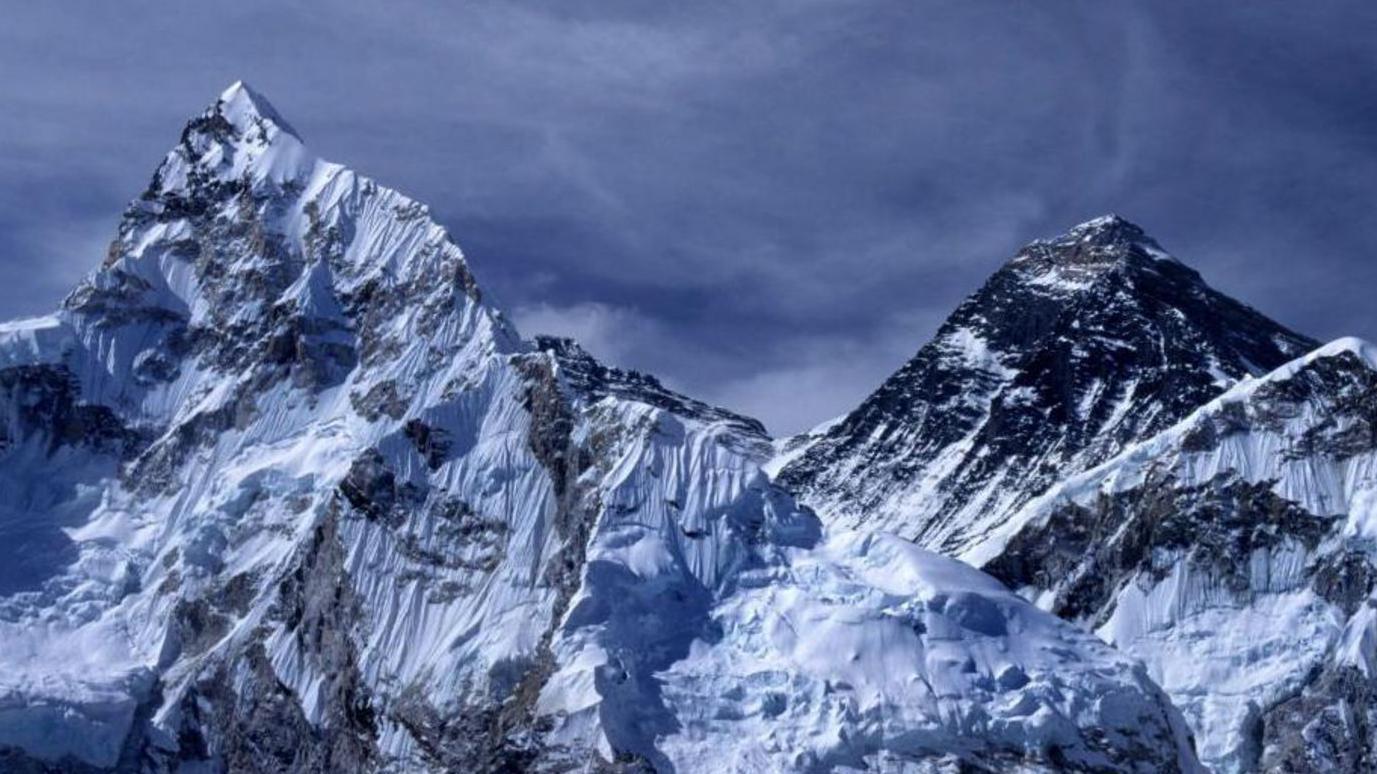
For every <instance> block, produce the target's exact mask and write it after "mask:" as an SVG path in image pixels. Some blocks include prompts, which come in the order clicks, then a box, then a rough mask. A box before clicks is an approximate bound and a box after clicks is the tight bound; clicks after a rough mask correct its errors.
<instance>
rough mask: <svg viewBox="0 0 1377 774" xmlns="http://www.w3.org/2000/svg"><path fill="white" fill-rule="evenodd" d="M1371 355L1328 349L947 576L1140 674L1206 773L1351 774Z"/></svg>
mask: <svg viewBox="0 0 1377 774" xmlns="http://www.w3.org/2000/svg"><path fill="white" fill-rule="evenodd" d="M1375 429H1377V350H1374V349H1373V348H1372V346H1371V345H1368V344H1366V343H1363V342H1361V341H1357V340H1354V339H1342V340H1339V341H1336V342H1334V343H1332V344H1329V345H1326V346H1325V347H1322V348H1320V349H1318V350H1316V351H1315V352H1313V353H1311V354H1309V355H1307V356H1305V357H1303V358H1300V359H1298V360H1296V361H1294V362H1292V363H1289V364H1287V365H1285V366H1283V367H1282V368H1280V369H1278V370H1276V371H1274V372H1273V373H1271V374H1268V375H1266V376H1263V377H1259V378H1256V379H1250V380H1246V381H1244V382H1243V383H1241V384H1239V385H1238V386H1237V387H1235V388H1233V389H1231V390H1230V391H1228V392H1226V393H1225V394H1224V395H1222V396H1220V397H1219V398H1217V399H1216V400H1214V401H1211V402H1210V403H1208V404H1206V405H1205V406H1203V407H1202V408H1200V409H1198V410H1197V411H1195V412H1194V413H1192V414H1191V415H1190V416H1189V417H1188V418H1186V419H1185V420H1183V421H1182V422H1181V423H1180V424H1178V425H1176V426H1175V427H1173V428H1171V429H1169V430H1168V431H1166V432H1164V433H1162V434H1161V435H1159V436H1157V437H1155V438H1153V439H1151V440H1149V441H1146V442H1144V443H1141V444H1139V445H1136V446H1133V447H1131V448H1129V449H1128V450H1126V451H1125V452H1124V453H1123V454H1121V455H1119V456H1118V457H1116V458H1115V459H1113V460H1110V461H1109V462H1107V463H1105V464H1104V465H1102V466H1100V467H1098V468H1095V469H1093V470H1091V471H1089V472H1088V473H1086V474H1083V475H1081V476H1077V477H1075V478H1072V479H1071V480H1070V481H1068V482H1066V483H1064V484H1062V485H1059V486H1058V487H1055V488H1053V489H1052V490H1051V491H1050V492H1049V493H1047V494H1046V495H1045V496H1043V497H1041V498H1039V499H1038V500H1036V501H1034V502H1033V503H1032V504H1030V505H1029V507H1028V508H1026V509H1024V510H1023V511H1022V512H1020V513H1019V514H1018V515H1017V516H1015V517H1014V519H1012V520H1011V522H1010V523H1009V524H1007V525H1006V526H1005V527H1004V529H1003V531H1002V532H1001V533H999V534H997V535H995V536H994V537H992V538H991V539H989V540H988V541H986V542H984V543H982V544H980V545H978V546H975V547H974V548H972V549H971V550H969V551H968V552H966V553H965V554H964V555H963V557H962V558H964V559H966V560H968V561H971V562H972V563H974V564H976V565H977V566H983V567H985V568H986V569H987V570H989V571H991V572H993V573H994V574H995V575H996V576H997V577H999V578H1001V579H1002V580H1005V581H1006V582H1008V583H1009V584H1010V585H1012V586H1014V587H1016V588H1021V589H1022V590H1023V593H1025V594H1026V595H1028V596H1029V597H1030V598H1032V599H1035V600H1036V601H1037V602H1038V604H1039V605H1041V606H1043V607H1045V608H1047V609H1049V610H1052V611H1054V612H1057V613H1059V614H1061V615H1063V616H1065V617H1068V618H1072V619H1075V620H1080V621H1082V622H1083V623H1084V624H1085V625H1086V626H1088V627H1090V628H1093V629H1094V630H1095V631H1096V632H1097V633H1098V634H1099V635H1100V636H1101V637H1103V638H1104V639H1105V640H1107V641H1109V642H1111V643H1113V644H1114V645H1116V646H1117V647H1119V648H1120V649H1121V650H1123V651H1124V652H1126V653H1128V654H1130V655H1133V656H1136V657H1138V658H1141V659H1143V661H1144V662H1145V663H1146V664H1147V666H1148V669H1149V671H1150V672H1151V674H1152V676H1153V678H1154V679H1155V680H1157V681H1158V682H1159V683H1160V684H1161V685H1162V686H1163V687H1164V688H1165V689H1166V690H1167V691H1168V692H1169V693H1170V694H1171V695H1172V698H1173V699H1174V700H1175V702H1176V703H1177V705H1178V706H1179V707H1181V709H1182V710H1183V712H1185V714H1186V716H1187V719H1188V721H1189V722H1190V724H1191V726H1192V728H1193V729H1194V731H1195V734H1196V740H1197V743H1198V745H1199V750H1200V753H1201V758H1202V760H1204V761H1205V763H1207V764H1208V765H1210V766H1212V767H1213V768H1216V769H1217V770H1219V771H1226V772H1236V771H1253V770H1259V769H1260V770H1278V769H1285V770H1338V771H1350V770H1357V769H1360V768H1362V767H1363V766H1364V765H1366V764H1364V763H1362V762H1363V761H1366V760H1370V759H1371V758H1370V756H1371V755H1372V754H1373V752H1374V749H1377V748H1375V747H1374V744H1373V740H1372V738H1371V737H1370V736H1369V734H1368V732H1367V731H1364V729H1370V728H1372V727H1373V726H1371V725H1369V723H1370V721H1371V718H1372V717H1373V715H1374V713H1375V712H1377V694H1374V692H1373V690H1372V687H1371V686H1372V683H1371V676H1372V674H1373V672H1372V668H1373V665H1374V661H1373V658H1374V654H1377V651H1375V650H1374V649H1373V643H1374V642H1377V628H1374V626H1375V625H1377V620H1374V616H1373V615H1372V610H1373V609H1374V607H1373V606H1374V605H1375V604H1377V601H1374V599H1373V597H1372V592H1373V591H1374V581H1377V561H1375V560H1374V556H1373V553H1372V547H1373V545H1374V539H1377V510H1374V508H1373V504H1374V503H1377V430H1375Z"/></svg>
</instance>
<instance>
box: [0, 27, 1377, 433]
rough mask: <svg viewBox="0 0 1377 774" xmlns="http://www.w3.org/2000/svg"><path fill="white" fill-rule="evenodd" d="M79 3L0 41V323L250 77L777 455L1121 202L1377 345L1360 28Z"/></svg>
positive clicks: (575, 325) (488, 262)
mask: <svg viewBox="0 0 1377 774" xmlns="http://www.w3.org/2000/svg"><path fill="white" fill-rule="evenodd" d="M78 6H79V10H78V11H73V10H72V8H73V7H72V6H71V5H70V4H61V5H59V4H54V3H28V4H16V5H15V6H14V7H13V8H7V9H6V10H7V13H6V19H5V24H3V25H0V72H4V73H5V74H6V77H5V78H3V79H0V104H4V105H5V106H6V110H5V111H3V113H0V262H3V263H0V267H2V268H3V269H4V270H5V271H6V272H7V274H8V275H9V276H10V277H12V278H15V279H14V280H12V281H11V282H10V283H9V286H8V287H7V288H0V317H8V316H13V315H16V314H24V313H33V312H38V311H42V310H43V309H46V308H48V307H50V306H51V305H52V304H54V303H56V301H57V299H58V298H59V297H60V296H61V294H62V292H61V289H62V288H63V287H65V285H66V284H67V283H68V282H70V281H71V279H72V278H73V277H74V276H76V275H78V274H79V273H80V272H79V271H74V267H81V266H83V265H84V266H94V265H95V264H96V263H98V262H99V260H100V253H99V249H100V246H101V244H102V243H103V239H104V236H101V237H99V238H97V237H96V236H95V235H96V234H102V235H103V234H108V233H110V232H111V231H112V230H113V227H114V222H115V219H116V217H117V216H118V213H119V212H120V210H121V208H122V207H123V205H124V203H125V201H126V200H128V199H129V198H130V197H132V196H133V195H135V194H136V193H137V192H138V191H139V190H140V189H141V188H142V186H143V185H144V184H145V182H146V180H147V177H148V175H149V173H150V172H151V170H152V168H153V166H154V165H155V164H156V163H157V161H158V159H159V158H160V157H161V155H162V154H163V153H164V152H165V151H166V149H167V148H168V147H169V146H170V145H171V144H172V143H173V142H174V141H175V138H176V134H177V130H178V129H179V128H180V124H181V122H182V121H183V120H185V118H186V117H187V116H189V115H190V114H192V113H194V112H196V111H198V110H199V109H200V108H201V107H202V106H203V105H204V104H205V103H207V102H208V101H209V100H211V99H213V98H214V95H215V94H216V93H218V91H219V90H220V89H221V88H222V87H223V86H224V85H225V84H227V83H228V82H230V81H232V80H234V79H236V78H246V79H248V80H249V81H250V82H252V83H254V84H255V85H256V86H257V87H258V88H259V89H260V90H261V91H263V92H265V93H266V94H268V95H269V97H270V98H271V99H272V100H273V101H274V102H275V103H276V104H277V106H278V107H279V108H280V109H281V110H282V111H283V112H284V113H285V114H286V115H287V116H288V117H290V118H291V120H292V122H293V124H294V125H295V126H296V127H297V128H298V129H300V130H301V131H302V132H303V134H304V135H305V137H306V139H307V141H308V142H309V143H310V144H311V145H312V146H313V147H314V148H315V149H316V150H317V151H318V152H320V153H321V154H322V155H324V156H326V157H328V158H333V159H337V160H340V161H344V162H347V163H349V164H351V165H352V166H355V167H356V168H358V169H359V170H360V171H362V172H364V173H365V174H369V175H372V176H374V177H376V178H377V179H379V180H380V181H381V182H383V183H384V184H387V185H391V186H394V187H397V188H400V189H403V190H405V191H407V192H408V193H410V194H412V195H414V196H416V197H418V198H420V199H422V200H424V201H427V202H428V203H430V204H431V206H432V210H433V211H434V212H435V213H436V214H437V216H438V217H439V218H440V219H441V220H443V221H444V222H445V223H446V225H448V226H449V227H450V228H451V231H452V232H453V233H454V235H455V237H456V239H457V240H458V241H459V242H460V244H461V245H462V246H463V247H464V248H465V251H466V253H467V254H468V255H469V257H470V259H471V262H472V264H473V266H474V269H475V272H476V273H477V274H478V276H479V279H480V281H481V282H482V283H483V284H484V285H485V286H486V287H487V288H488V289H489V291H490V295H491V296H495V297H498V298H501V299H505V300H506V301H507V302H508V306H509V307H510V308H513V309H516V310H518V311H519V312H520V314H519V315H518V318H519V319H524V320H525V321H526V322H528V323H530V322H531V321H533V320H534V321H539V322H541V323H543V324H548V325H550V326H553V327H556V328H559V329H560V331H561V332H566V333H568V332H574V333H578V334H579V336H580V338H585V339H588V340H589V341H588V344H589V346H590V349H592V350H593V351H594V352H597V353H598V354H601V355H603V356H605V357H608V358H609V359H612V360H614V361H618V360H621V361H624V362H623V364H624V365H629V366H634V367H638V368H643V369H647V370H653V371H655V372H657V374H658V375H660V376H661V377H662V378H664V379H665V380H666V381H668V382H669V383H671V384H676V385H679V386H681V387H683V388H685V389H688V390H690V391H692V392H695V393H696V394H699V395H701V396H703V397H706V398H708V399H711V400H714V401H718V402H722V403H726V404H727V405H731V406H732V407H734V408H738V409H742V410H746V411H751V412H754V413H757V414H761V415H763V416H764V417H765V419H766V420H767V421H768V422H769V423H770V424H771V426H772V427H775V429H776V430H779V429H781V428H784V429H789V428H797V427H801V426H805V425H808V424H811V423H812V422H814V421H816V420H821V419H823V418H824V416H825V415H827V414H830V413H834V412H835V411H840V410H842V409H843V408H845V407H846V405H847V404H848V403H849V402H854V400H855V399H856V398H858V397H859V396H860V394H861V393H863V392H864V391H865V389H866V387H867V386H873V385H874V384H875V383H877V382H878V381H879V379H881V378H882V377H883V376H884V375H885V374H886V373H887V372H888V370H889V369H890V368H892V367H894V366H896V365H898V363H899V362H902V359H903V358H904V357H906V356H907V355H908V354H910V353H911V352H912V351H913V350H916V349H917V347H918V345H919V344H921V337H922V336H924V335H926V333H927V332H928V331H930V330H931V328H932V327H933V326H934V325H935V320H938V319H940V317H941V316H942V314H944V313H945V312H946V311H948V310H949V309H951V308H952V307H953V306H954V305H955V304H956V303H957V302H958V301H959V300H960V298H961V297H962V296H963V295H965V294H966V293H968V292H970V291H971V290H973V289H974V288H975V287H976V286H977V285H978V284H979V283H980V282H981V280H982V279H983V278H984V277H985V276H986V275H987V274H988V273H989V272H990V271H991V270H993V269H994V268H995V267H996V266H997V265H998V264H999V263H1000V261H1001V260H1002V259H1003V258H1004V257H1006V256H1008V255H1010V254H1012V253H1013V252H1014V250H1015V249H1016V248H1017V246H1018V245H1019V244H1020V243H1022V242H1024V241H1027V240H1028V239H1031V238H1033V237H1037V236H1045V235H1048V234H1051V233H1055V232H1057V231H1059V230H1061V229H1064V228H1065V227H1066V226H1068V225H1071V224H1073V223H1075V222H1078V221H1080V220H1082V219H1085V218H1087V217H1091V216H1093V215H1097V214H1100V213H1103V212H1106V211H1110V210H1114V211H1118V212H1121V213H1123V214H1125V215H1127V216H1129V217H1131V218H1134V219H1135V220H1138V221H1139V222H1141V223H1142V224H1143V225H1145V226H1146V227H1148V228H1149V230H1150V231H1152V232H1153V233H1154V234H1155V235H1156V236H1158V237H1159V238H1160V240H1161V241H1162V242H1164V243H1165V244H1166V245H1167V246H1168V247H1170V248H1172V249H1173V251H1174V252H1176V253H1177V254H1178V255H1180V257H1182V258H1183V259H1184V260H1187V261H1188V262H1190V263H1192V264H1194V265H1196V266H1197V267H1198V268H1200V269H1201V270H1202V272H1203V273H1204V274H1205V275H1206V277H1207V278H1209V279H1210V280H1212V281H1213V282H1215V283H1216V284H1218V285H1219V286H1221V287H1222V288H1223V289H1225V290H1229V291H1232V292H1234V293H1236V294H1238V295H1240V296H1242V297H1243V298H1244V300H1246V301H1248V302H1250V303H1253V304H1254V305H1256V306H1258V307H1260V308H1262V309H1264V311H1267V312H1269V313H1272V314H1274V315H1276V316H1277V317H1279V318H1280V319H1282V320H1283V321H1285V322H1288V323H1291V324H1293V325H1296V326H1298V327H1301V328H1303V329H1305V330H1306V331H1308V332H1311V333H1313V334H1314V335H1318V336H1322V337H1323V336H1330V335H1337V334H1339V333H1355V334H1359V335H1368V336H1372V335H1374V334H1377V311H1373V307H1372V305H1371V304H1370V303H1369V300H1368V295H1369V294H1370V293H1369V290H1368V289H1369V288H1371V287H1373V286H1374V284H1377V262H1374V261H1372V260H1371V258H1370V254H1371V245H1373V244H1377V219H1374V218H1372V217H1371V216H1370V213H1369V210H1370V209H1371V202H1373V201H1374V200H1377V139H1374V138H1377V107H1374V106H1373V104H1372V101H1371V100H1367V99H1363V98H1362V95H1364V94H1366V93H1367V92H1368V91H1370V84H1371V83H1373V82H1377V49H1374V47H1373V46H1372V45H1371V41H1372V39H1373V37H1374V36H1375V35H1377V10H1374V6H1373V5H1372V4H1371V3H1364V2H1357V1H1356V0H1355V1H1353V2H1339V3H1333V4H1327V5H1326V6H1324V7H1323V8H1309V7H1305V8H1302V7H1300V6H1294V7H1292V6H1287V7H1281V6H1268V8H1267V10H1266V11H1265V12H1264V11H1263V10H1261V9H1260V7H1259V6H1256V5H1255V4H1233V5H1225V4H1215V5H1200V4H1193V3H1191V4H1188V3H1184V2H1176V1H1175V0H1170V1H1169V2H1163V3H1152V4H1138V5H1134V6H1132V7H1129V6H1123V5H1118V4H1103V3H1090V2H1071V3H1062V4H1025V5H1020V6H1018V7H1017V8H1010V7H1009V6H1008V4H1006V3H994V2H985V1H984V0H976V1H975V2H967V3H909V2H879V3H865V4H849V3H838V2H832V1H831V0H808V1H807V2H797V1H791V2H785V1H784V0H761V1H760V2H745V1H743V2H732V3H727V4H649V5H648V4H641V3H624V2H618V1H616V0H613V2H603V1H600V2H583V1H582V0H571V1H570V2H562V3H557V4H545V3H530V2H490V1H488V0H480V1H479V2H472V3H463V4H457V3H456V4H434V3H424V2H420V0H399V1H398V2H395V3H389V4H387V5H386V6H385V7H384V6H381V5H379V4H377V3H365V2H362V1H361V0H358V1H352V0H351V1H341V2H334V3H330V4H329V5H328V9H324V10H323V9H322V6H321V5H320V4H317V3H309V4H308V3H304V2H268V1H267V0H246V1H245V2H240V3H232V4H218V5H204V4H182V5H168V4H152V3H142V2H135V3H123V4H119V5H118V6H115V5H113V4H109V3H100V2H94V1H91V2H81V3H79V4H78ZM264 19H271V20H272V22H271V23H270V24H265V23H264ZM101 224H107V225H104V226H102V225H101ZM88 252H90V253H91V254H90V255H89V256H87V255H86V253H88ZM918 317H921V318H923V319H924V320H925V322H922V323H921V324H919V323H911V322H907V323H906V322H905V321H906V320H910V321H911V320H913V319H916V318H918ZM525 327H529V326H525ZM791 386H792V389H791Z"/></svg>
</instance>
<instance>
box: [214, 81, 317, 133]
mask: <svg viewBox="0 0 1377 774" xmlns="http://www.w3.org/2000/svg"><path fill="white" fill-rule="evenodd" d="M207 113H218V114H219V115H221V116H224V117H225V119H226V120H227V121H229V122H230V124H231V125H232V126H233V127H234V128H235V129H237V130H239V131H240V132H241V133H242V132H245V131H248V130H249V129H250V128H251V127H252V126H253V125H254V124H256V123H258V122H259V121H268V122H271V123H273V124H275V125H276V126H277V127H278V128H279V129H281V130H282V131H284V132H286V133H287V134H290V135H291V136H293V137H295V138H297V139H298V140H300V139H301V135H299V134H297V132H296V130H295V129H293V128H292V125H291V124H289V123H288V122H287V119H285V118H283V117H282V114H281V113H279V112H277V108H274V107H273V105H272V103H271V102H269V101H268V99H267V97H264V96H263V95H262V94H261V93H259V92H258V91H257V90H255V89H254V88H253V87H252V86H250V85H249V84H247V83H245V82H244V81H235V82H234V83H232V84H230V85H229V88H227V89H225V90H224V91H222V92H220V98H219V99H218V100H216V102H215V104H214V105H213V106H211V107H210V108H209V109H208V110H207Z"/></svg>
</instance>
